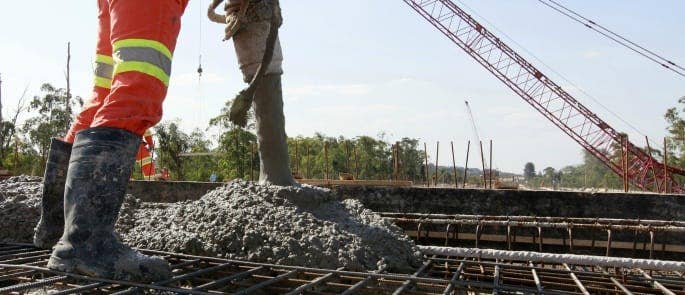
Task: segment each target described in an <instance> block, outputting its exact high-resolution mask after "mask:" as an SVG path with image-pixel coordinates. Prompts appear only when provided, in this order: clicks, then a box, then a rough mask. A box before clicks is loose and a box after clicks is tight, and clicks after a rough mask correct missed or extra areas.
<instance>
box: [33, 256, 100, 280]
mask: <svg viewBox="0 0 685 295" xmlns="http://www.w3.org/2000/svg"><path fill="white" fill-rule="evenodd" d="M47 267H48V268H49V269H53V270H58V271H63V272H68V273H76V274H82V275H86V276H91V277H100V278H108V277H109V276H105V275H102V273H99V272H98V271H96V270H93V269H91V268H89V267H87V266H86V264H85V263H83V262H81V261H79V259H77V258H69V259H63V258H59V257H57V256H55V255H51V256H50V260H49V261H48V265H47Z"/></svg>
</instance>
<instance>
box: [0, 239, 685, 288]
mask: <svg viewBox="0 0 685 295" xmlns="http://www.w3.org/2000/svg"><path fill="white" fill-rule="evenodd" d="M3 246H4V245H2V244H0V256H3V254H4V253H3V251H2V250H1V249H4V247H3ZM15 250H17V249H14V248H10V249H7V252H8V251H15ZM24 250H25V251H26V252H30V251H32V250H34V248H33V247H30V246H25V248H24ZM479 251H490V250H479ZM143 253H145V254H152V255H160V256H163V257H165V258H166V259H167V260H168V261H169V262H170V264H171V266H172V268H173V270H174V271H173V273H174V278H173V279H171V281H167V282H166V283H167V284H166V285H161V284H159V283H155V284H141V283H135V282H127V281H115V280H103V279H98V278H91V277H87V276H82V275H75V274H66V273H61V272H55V271H52V270H49V269H46V268H44V265H45V263H46V260H45V257H43V255H41V254H38V255H35V256H32V257H29V256H22V257H19V258H17V257H12V258H10V259H9V260H14V261H15V262H14V263H23V264H21V265H17V264H8V263H6V261H0V278H4V279H3V280H2V282H1V283H0V284H2V286H3V288H6V287H10V286H13V287H14V288H18V287H17V286H19V285H21V286H24V285H25V284H26V283H41V281H44V280H49V279H53V278H55V277H59V276H66V277H67V278H66V279H65V280H63V281H59V282H55V283H53V284H47V285H45V286H43V287H45V288H48V289H49V290H50V292H53V291H54V292H57V293H56V294H74V293H93V292H98V293H114V294H124V293H129V291H130V290H131V288H135V289H138V290H140V291H141V292H143V293H144V292H146V291H147V290H155V289H156V290H159V291H166V292H170V293H177V294H225V293H235V292H240V291H241V290H242V291H243V292H246V293H247V292H251V291H257V293H259V292H260V291H261V292H262V293H265V294H273V293H279V294H286V293H291V294H293V295H294V294H301V293H310V292H311V293H316V294H340V293H343V292H345V291H346V290H348V289H350V288H352V287H354V286H355V285H361V286H360V287H358V290H357V291H361V292H364V293H369V294H392V293H393V292H398V293H399V292H403V293H410V294H416V295H427V294H435V293H440V292H441V291H437V290H442V291H446V292H445V294H451V293H453V292H454V291H455V290H458V291H457V292H460V293H469V292H470V293H492V292H500V293H507V294H509V293H512V292H513V293H518V294H535V293H537V294H574V292H577V289H578V287H577V284H576V283H575V282H574V280H573V279H572V277H571V273H573V274H574V275H575V276H576V278H577V279H578V280H580V281H582V283H583V284H584V286H585V288H586V289H587V291H588V292H590V293H592V294H615V293H618V292H623V291H625V290H621V287H620V286H621V285H622V286H623V287H624V288H625V289H626V290H628V291H629V292H633V293H636V294H638V293H639V294H646V293H655V292H659V290H662V289H661V288H665V289H666V290H672V291H674V293H676V292H679V291H680V290H681V289H685V279H684V278H683V277H682V275H683V271H682V269H678V270H669V267H668V266H667V265H661V264H659V263H660V262H658V261H653V262H649V263H648V265H652V267H647V268H644V269H649V272H650V273H649V274H648V276H649V278H647V277H644V274H643V273H641V272H640V271H639V270H642V269H643V268H639V270H638V268H631V267H627V268H621V270H619V269H615V271H613V272H610V271H609V270H607V269H606V268H601V267H600V266H601V265H603V263H602V262H601V261H600V262H597V261H594V260H592V259H589V260H588V261H591V262H593V263H591V264H587V267H584V266H582V265H583V263H578V261H577V260H574V259H572V258H569V259H562V260H561V261H556V262H555V261H545V262H544V264H543V263H538V264H534V261H537V259H536V258H535V257H534V256H521V257H513V256H511V257H510V256H507V257H496V258H492V257H490V256H489V255H487V253H485V252H481V253H471V254H473V255H471V254H468V255H461V254H464V253H447V254H448V255H438V256H435V257H431V258H430V261H427V262H425V264H424V265H425V267H423V270H421V269H420V270H418V271H415V272H414V275H407V274H404V275H401V274H388V273H365V272H351V271H343V270H341V269H338V270H324V269H316V268H309V267H299V266H282V265H274V264H265V263H256V262H247V261H237V260H229V259H221V258H212V257H200V256H192V255H183V254H176V253H169V252H161V251H149V250H143ZM15 254H16V253H15ZM424 254H425V255H431V254H430V253H426V252H424ZM539 255H543V256H548V255H554V254H539ZM27 258H32V259H29V260H26V259H27ZM567 258H568V257H567ZM601 258H602V259H605V260H606V259H608V260H616V258H605V257H601ZM18 259H23V260H21V262H17V260H18ZM594 262H597V263H594ZM564 263H565V264H567V265H577V266H576V267H574V268H573V269H571V270H567V269H564V267H563V265H564ZM27 271H31V273H27ZM17 272H20V273H22V274H20V275H18V276H16V278H13V277H12V276H10V274H16V273H17ZM651 272H653V274H652V273H651ZM531 274H533V275H532V276H531ZM334 278H337V279H335V280H334ZM450 278H451V279H450ZM55 280H58V279H55ZM172 281H173V282H172ZM536 281H537V284H536ZM407 282H409V283H408V284H407ZM617 282H618V284H617ZM655 282H656V283H655ZM317 286H318V287H317ZM200 289H201V290H200ZM5 290H6V289H5ZM23 291H27V292H29V291H34V290H29V289H23V290H22V293H24V292H23ZM117 292H118V293H117ZM317 292H320V293H317ZM624 293H625V292H624ZM667 294H668V293H667Z"/></svg>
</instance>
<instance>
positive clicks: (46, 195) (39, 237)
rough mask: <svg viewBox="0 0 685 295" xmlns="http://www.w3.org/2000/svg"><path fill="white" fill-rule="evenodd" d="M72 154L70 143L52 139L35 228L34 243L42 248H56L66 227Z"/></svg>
mask: <svg viewBox="0 0 685 295" xmlns="http://www.w3.org/2000/svg"><path fill="white" fill-rule="evenodd" d="M70 155H71V144H70V143H67V142H64V141H61V140H59V139H57V138H53V139H52V141H51V142H50V151H48V161H47V162H46V163H45V174H44V176H43V197H42V198H41V211H40V220H39V221H38V225H36V228H35V229H34V230H33V245H34V246H36V247H38V248H43V249H50V248H52V246H54V245H55V243H57V241H58V240H59V238H60V237H61V236H62V232H63V231H64V204H63V203H64V182H65V181H66V179H67V169H68V168H69V156H70Z"/></svg>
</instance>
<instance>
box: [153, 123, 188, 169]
mask: <svg viewBox="0 0 685 295" xmlns="http://www.w3.org/2000/svg"><path fill="white" fill-rule="evenodd" d="M155 134H156V135H157V138H158V140H157V141H158V143H157V146H158V148H157V150H158V151H159V154H158V159H159V162H160V163H162V164H163V167H167V166H168V168H169V172H170V174H171V178H172V179H176V180H184V179H185V178H184V177H185V174H184V172H185V171H184V166H185V165H184V164H185V162H186V161H187V160H188V158H187V157H184V154H186V153H189V152H190V148H191V144H190V137H189V136H188V134H186V133H184V132H183V131H182V130H180V129H179V127H178V124H176V123H175V122H169V123H163V124H159V125H157V126H156V127H155Z"/></svg>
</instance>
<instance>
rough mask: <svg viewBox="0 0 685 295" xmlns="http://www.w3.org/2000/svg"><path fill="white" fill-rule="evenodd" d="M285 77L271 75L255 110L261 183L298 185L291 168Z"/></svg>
mask: <svg viewBox="0 0 685 295" xmlns="http://www.w3.org/2000/svg"><path fill="white" fill-rule="evenodd" d="M281 87H282V86H281V75H279V74H268V75H266V76H265V77H264V79H263V80H262V83H261V84H259V87H258V88H257V92H256V93H255V99H254V108H255V117H256V120H257V140H258V141H259V161H260V163H261V165H260V171H259V183H260V184H275V185H284V186H285V185H295V184H296V182H295V179H294V178H293V175H292V172H291V171H290V166H289V155H288V143H287V139H288V136H287V135H286V134H285V116H284V115H283V90H282V88H281Z"/></svg>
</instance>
